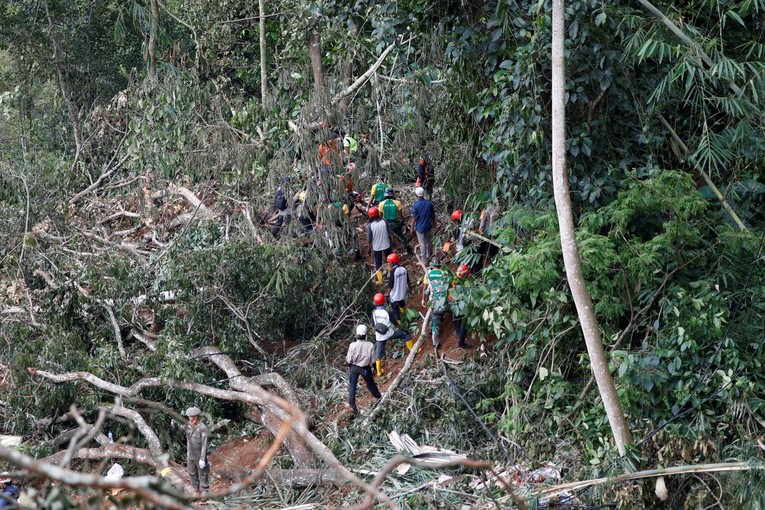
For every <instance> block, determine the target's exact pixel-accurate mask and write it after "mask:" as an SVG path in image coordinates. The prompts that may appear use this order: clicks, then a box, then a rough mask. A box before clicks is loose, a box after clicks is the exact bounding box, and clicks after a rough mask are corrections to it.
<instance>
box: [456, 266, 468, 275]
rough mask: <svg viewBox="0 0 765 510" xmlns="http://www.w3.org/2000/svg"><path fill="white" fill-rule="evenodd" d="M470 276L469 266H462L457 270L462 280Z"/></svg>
mask: <svg viewBox="0 0 765 510" xmlns="http://www.w3.org/2000/svg"><path fill="white" fill-rule="evenodd" d="M469 274H470V268H469V267H467V265H465V264H462V265H460V267H458V268H457V276H459V277H460V278H465V277H466V276H467V275H469Z"/></svg>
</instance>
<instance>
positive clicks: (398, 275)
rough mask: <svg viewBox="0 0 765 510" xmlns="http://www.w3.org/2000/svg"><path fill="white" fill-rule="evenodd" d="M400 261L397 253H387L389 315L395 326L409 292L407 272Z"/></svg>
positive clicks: (398, 323)
mask: <svg viewBox="0 0 765 510" xmlns="http://www.w3.org/2000/svg"><path fill="white" fill-rule="evenodd" d="M400 262H401V261H400V260H399V257H398V253H391V254H390V255H388V275H389V278H388V289H390V290H389V292H388V300H389V301H390V306H391V309H390V317H391V319H393V322H394V323H395V324H396V325H397V326H400V325H401V314H403V313H404V310H406V296H407V294H408V293H409V274H408V273H407V271H406V268H405V267H404V266H402V265H401V264H400Z"/></svg>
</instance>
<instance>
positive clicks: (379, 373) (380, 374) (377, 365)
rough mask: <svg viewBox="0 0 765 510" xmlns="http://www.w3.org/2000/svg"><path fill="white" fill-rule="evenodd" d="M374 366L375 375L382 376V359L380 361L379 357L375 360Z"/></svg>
mask: <svg viewBox="0 0 765 510" xmlns="http://www.w3.org/2000/svg"><path fill="white" fill-rule="evenodd" d="M375 366H376V367H377V377H382V375H383V372H382V361H380V360H379V359H378V360H377V361H375Z"/></svg>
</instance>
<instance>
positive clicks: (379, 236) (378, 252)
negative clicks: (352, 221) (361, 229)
mask: <svg viewBox="0 0 765 510" xmlns="http://www.w3.org/2000/svg"><path fill="white" fill-rule="evenodd" d="M368 214H369V224H368V225H367V241H368V242H369V254H370V255H371V254H372V253H374V255H375V275H376V276H377V283H378V284H380V285H382V283H383V274H382V264H383V255H385V256H386V257H387V256H388V255H390V253H391V249H390V238H391V234H392V233H391V230H390V226H389V225H388V224H387V223H385V220H383V219H382V218H381V217H380V210H379V209H378V208H377V207H370V208H369V213H368Z"/></svg>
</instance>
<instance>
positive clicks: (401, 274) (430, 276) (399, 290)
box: [346, 253, 470, 413]
mask: <svg viewBox="0 0 765 510" xmlns="http://www.w3.org/2000/svg"><path fill="white" fill-rule="evenodd" d="M386 260H387V263H388V285H387V287H388V296H387V299H386V296H385V294H383V293H382V292H378V293H376V294H375V295H374V297H373V298H372V303H373V305H374V309H373V310H372V313H371V317H370V324H371V326H372V329H373V330H374V337H375V343H374V345H373V344H372V342H369V341H368V340H367V334H368V331H369V329H368V327H367V326H366V325H365V324H359V325H358V326H356V332H355V336H354V341H353V342H352V343H351V345H350V346H349V347H348V353H347V355H346V363H347V364H348V404H349V406H350V408H351V410H352V411H353V412H354V413H357V412H358V408H357V407H356V386H357V383H358V379H359V376H361V377H362V378H363V379H364V381H365V382H366V384H367V388H368V389H369V392H370V393H371V394H372V395H373V396H374V397H375V398H378V399H379V398H380V391H379V389H378V388H377V385H376V384H375V380H374V376H375V375H377V376H378V377H380V376H382V375H383V368H382V362H383V360H384V359H385V352H386V345H387V342H388V340H397V339H400V340H403V341H404V344H405V345H406V348H407V349H409V350H410V351H411V350H412V348H413V346H414V342H413V341H412V339H411V334H410V332H409V331H408V330H407V329H405V328H402V327H401V326H402V324H401V317H402V315H403V313H404V312H405V310H406V303H407V298H408V294H409V274H408V271H407V269H406V267H405V266H403V265H402V264H401V260H400V258H399V255H398V254H397V253H391V254H389V255H388V256H387V259H386ZM469 277H470V270H469V268H468V267H467V266H466V265H464V264H462V265H460V266H459V267H458V268H457V271H456V272H455V273H454V274H453V275H452V273H451V272H449V270H448V269H447V267H446V264H441V263H439V262H438V260H437V259H436V258H433V259H432V261H431V264H430V267H429V270H428V271H427V273H426V274H425V278H424V280H423V288H422V305H423V306H425V304H426V301H429V303H430V307H431V316H430V332H431V339H432V342H433V348H434V349H438V346H439V343H440V338H439V330H440V326H441V323H442V321H443V318H444V317H445V315H446V314H447V313H451V315H452V323H453V325H454V331H455V334H456V336H457V341H458V344H457V347H458V348H460V349H467V348H470V345H468V344H467V343H466V342H465V339H466V336H467V331H466V328H465V323H464V317H463V311H462V310H461V309H460V292H461V286H462V284H463V283H464V281H465V280H467V279H468V278H469ZM386 304H387V306H386Z"/></svg>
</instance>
